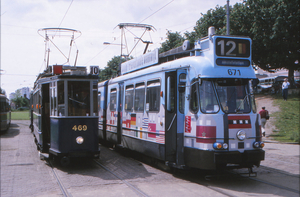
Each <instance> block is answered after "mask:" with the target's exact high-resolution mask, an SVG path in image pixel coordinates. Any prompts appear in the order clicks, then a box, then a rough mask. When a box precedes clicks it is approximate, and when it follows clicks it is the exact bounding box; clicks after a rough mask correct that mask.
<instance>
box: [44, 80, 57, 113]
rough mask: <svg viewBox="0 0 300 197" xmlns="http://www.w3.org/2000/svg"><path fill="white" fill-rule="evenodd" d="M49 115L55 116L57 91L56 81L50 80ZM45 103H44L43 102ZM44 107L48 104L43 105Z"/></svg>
mask: <svg viewBox="0 0 300 197" xmlns="http://www.w3.org/2000/svg"><path fill="white" fill-rule="evenodd" d="M49 86H50V92H49V93H50V98H51V99H50V115H51V116H57V106H56V97H57V92H56V82H51V83H50V85H49ZM45 105H46V103H45ZM44 107H45V109H48V106H44Z"/></svg>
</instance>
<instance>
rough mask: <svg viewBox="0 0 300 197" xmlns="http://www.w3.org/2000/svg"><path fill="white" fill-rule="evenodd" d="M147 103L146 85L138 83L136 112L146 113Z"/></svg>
mask: <svg viewBox="0 0 300 197" xmlns="http://www.w3.org/2000/svg"><path fill="white" fill-rule="evenodd" d="M144 103H145V83H137V84H136V85H135V96H134V111H136V112H141V111H144Z"/></svg>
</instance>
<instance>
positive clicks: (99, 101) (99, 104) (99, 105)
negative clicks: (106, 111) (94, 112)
mask: <svg viewBox="0 0 300 197" xmlns="http://www.w3.org/2000/svg"><path fill="white" fill-rule="evenodd" d="M100 109H101V92H98V113H99V112H100Z"/></svg>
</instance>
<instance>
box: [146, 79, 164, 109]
mask: <svg viewBox="0 0 300 197" xmlns="http://www.w3.org/2000/svg"><path fill="white" fill-rule="evenodd" d="M160 91H161V83H160V79H156V80H151V81H148V82H147V91H146V111H147V112H159V110H160Z"/></svg>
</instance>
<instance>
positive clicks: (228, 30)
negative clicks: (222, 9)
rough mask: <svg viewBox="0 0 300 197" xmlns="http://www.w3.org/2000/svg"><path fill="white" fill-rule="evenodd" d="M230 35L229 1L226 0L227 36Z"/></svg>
mask: <svg viewBox="0 0 300 197" xmlns="http://www.w3.org/2000/svg"><path fill="white" fill-rule="evenodd" d="M229 34H230V24H229V0H227V35H229Z"/></svg>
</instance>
